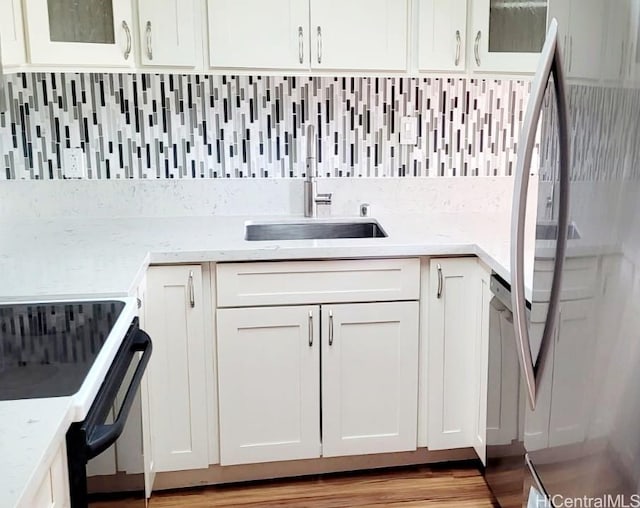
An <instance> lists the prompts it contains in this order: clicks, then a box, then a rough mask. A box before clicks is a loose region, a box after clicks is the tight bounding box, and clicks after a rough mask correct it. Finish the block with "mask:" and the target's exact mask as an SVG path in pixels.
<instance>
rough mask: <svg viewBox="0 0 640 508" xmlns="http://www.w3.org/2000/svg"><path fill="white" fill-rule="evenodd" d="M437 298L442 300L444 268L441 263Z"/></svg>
mask: <svg viewBox="0 0 640 508" xmlns="http://www.w3.org/2000/svg"><path fill="white" fill-rule="evenodd" d="M436 297H437V298H442V267H441V266H440V263H438V293H437V294H436Z"/></svg>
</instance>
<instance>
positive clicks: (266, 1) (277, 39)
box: [207, 0, 309, 69]
mask: <svg viewBox="0 0 640 508" xmlns="http://www.w3.org/2000/svg"><path fill="white" fill-rule="evenodd" d="M207 7H208V17H209V64H210V66H211V67H221V68H234V67H235V68H255V69H308V68H309V57H308V56H307V55H308V54H309V2H308V0H208V3H207Z"/></svg>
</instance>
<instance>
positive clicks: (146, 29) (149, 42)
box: [145, 21, 153, 60]
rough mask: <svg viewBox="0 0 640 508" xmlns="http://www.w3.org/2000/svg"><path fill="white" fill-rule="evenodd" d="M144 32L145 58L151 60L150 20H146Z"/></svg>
mask: <svg viewBox="0 0 640 508" xmlns="http://www.w3.org/2000/svg"><path fill="white" fill-rule="evenodd" d="M145 34H146V38H147V58H148V59H149V60H153V48H152V47H151V21H147V26H146V28H145Z"/></svg>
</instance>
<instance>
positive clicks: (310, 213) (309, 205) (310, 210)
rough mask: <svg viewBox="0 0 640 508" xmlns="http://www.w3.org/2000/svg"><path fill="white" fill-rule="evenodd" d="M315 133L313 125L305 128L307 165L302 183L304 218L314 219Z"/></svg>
mask: <svg viewBox="0 0 640 508" xmlns="http://www.w3.org/2000/svg"><path fill="white" fill-rule="evenodd" d="M316 172H317V167H316V131H315V127H314V126H313V125H309V126H308V127H307V163H306V179H305V182H304V216H305V217H315V216H316V207H315V195H316V189H315V187H316V182H315V177H316Z"/></svg>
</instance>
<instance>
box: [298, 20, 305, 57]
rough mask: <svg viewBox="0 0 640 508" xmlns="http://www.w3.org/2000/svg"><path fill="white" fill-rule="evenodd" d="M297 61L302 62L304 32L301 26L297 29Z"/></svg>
mask: <svg viewBox="0 0 640 508" xmlns="http://www.w3.org/2000/svg"><path fill="white" fill-rule="evenodd" d="M298 61H299V62H300V63H303V62H304V30H303V29H302V27H301V26H299V27H298Z"/></svg>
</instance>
